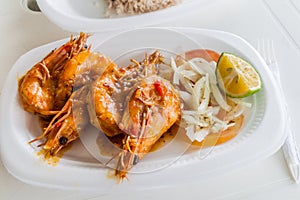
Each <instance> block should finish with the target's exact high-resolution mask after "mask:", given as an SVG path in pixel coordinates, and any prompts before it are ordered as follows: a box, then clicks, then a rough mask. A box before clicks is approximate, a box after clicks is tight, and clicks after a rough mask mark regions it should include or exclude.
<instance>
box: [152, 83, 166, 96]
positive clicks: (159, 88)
mask: <svg viewBox="0 0 300 200" xmlns="http://www.w3.org/2000/svg"><path fill="white" fill-rule="evenodd" d="M154 87H155V89H156V91H157V92H158V94H159V95H160V96H162V97H163V96H165V94H166V90H165V88H164V87H163V86H162V85H161V82H159V81H156V82H155V83H154Z"/></svg>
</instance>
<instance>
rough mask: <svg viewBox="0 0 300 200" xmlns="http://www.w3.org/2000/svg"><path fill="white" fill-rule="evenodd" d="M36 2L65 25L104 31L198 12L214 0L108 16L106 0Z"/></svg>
mask: <svg viewBox="0 0 300 200" xmlns="http://www.w3.org/2000/svg"><path fill="white" fill-rule="evenodd" d="M37 2H38V5H39V7H40V9H41V11H42V12H43V13H44V14H45V15H46V17H48V19H49V20H50V21H52V22H53V23H54V24H56V25H58V26H59V27H61V28H62V29H65V30H68V31H73V32H78V31H87V32H103V31H113V30H120V29H125V28H136V27H144V26H149V25H155V24H161V23H163V22H164V21H169V20H172V19H174V18H175V17H178V16H183V15H184V14H186V13H190V12H193V11H195V12H199V9H201V8H204V7H205V6H206V5H208V4H209V3H211V2H212V1H211V0H182V3H181V4H179V5H176V6H173V7H170V8H167V9H163V10H159V11H156V12H150V13H145V14H140V15H132V16H124V17H113V18H107V17H105V14H104V13H105V6H106V4H105V2H104V0H37ZM195 8H196V9H195ZM187 10H188V12H186V11H187Z"/></svg>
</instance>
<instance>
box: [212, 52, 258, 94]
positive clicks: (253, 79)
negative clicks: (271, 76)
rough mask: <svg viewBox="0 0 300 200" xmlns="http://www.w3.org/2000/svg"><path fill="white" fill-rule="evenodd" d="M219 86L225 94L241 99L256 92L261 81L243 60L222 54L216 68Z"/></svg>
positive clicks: (253, 69) (250, 66)
mask: <svg viewBox="0 0 300 200" xmlns="http://www.w3.org/2000/svg"><path fill="white" fill-rule="evenodd" d="M216 74H217V77H218V83H219V85H222V87H223V88H224V90H225V91H226V94H227V95H228V96H230V97H234V98H243V97H247V96H250V95H252V94H254V93H256V92H258V91H259V90H260V89H261V87H262V81H261V79H260V76H259V74H258V72H257V71H256V70H255V68H254V67H253V66H252V65H251V64H250V63H249V62H247V61H245V60H244V59H242V58H240V57H238V56H236V55H233V54H231V53H226V52H224V53H222V54H221V56H220V58H219V60H218V63H217V68H216Z"/></svg>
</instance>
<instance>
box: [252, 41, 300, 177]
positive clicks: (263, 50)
mask: <svg viewBox="0 0 300 200" xmlns="http://www.w3.org/2000/svg"><path fill="white" fill-rule="evenodd" d="M257 50H258V52H259V53H260V54H261V56H262V57H263V58H264V60H265V62H266V64H267V65H268V66H269V68H270V70H271V71H272V73H273V76H274V77H275V79H276V80H277V84H278V88H279V89H280V92H281V94H282V98H284V99H283V100H284V102H285V105H284V106H285V112H286V117H287V124H286V128H285V131H287V138H286V141H285V142H284V144H283V146H282V151H283V154H284V158H285V161H286V163H287V165H288V167H289V169H290V172H291V175H292V176H293V178H294V180H295V181H296V183H297V182H298V181H299V179H300V156H299V151H298V148H297V144H296V140H295V137H294V132H293V130H292V126H291V117H290V115H289V112H288V105H287V101H286V99H285V97H284V93H283V89H282V87H281V82H280V74H279V68H278V64H277V60H276V55H275V48H274V42H273V40H259V41H258V45H257Z"/></svg>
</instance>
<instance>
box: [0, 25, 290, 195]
mask: <svg viewBox="0 0 300 200" xmlns="http://www.w3.org/2000/svg"><path fill="white" fill-rule="evenodd" d="M158 35H160V37H158ZM89 41H92V42H89ZM224 51H226V52H233V53H235V54H238V55H239V56H240V57H243V58H245V59H247V60H249V61H250V62H251V63H252V64H253V65H254V66H256V69H257V71H259V74H260V76H261V79H262V82H263V88H262V90H261V91H259V92H257V93H256V94H254V95H252V96H250V97H247V98H243V99H235V98H231V97H228V96H226V92H225V90H224V88H222V87H221V85H222V84H221V83H220V82H218V76H217V75H216V73H215V71H216V66H217V63H218V59H219V57H220V54H221V53H222V52H224ZM273 83H274V82H272V76H271V75H270V73H269V71H268V70H267V67H266V66H265V63H264V62H263V60H262V59H261V58H260V56H259V55H258V54H257V53H256V51H255V50H254V49H253V48H252V47H251V46H250V45H249V44H248V43H247V42H245V41H244V40H243V39H241V38H239V37H237V36H235V35H232V34H229V33H224V32H217V31H210V30H202V29H189V28H143V29H133V30H130V31H126V32H123V33H120V34H116V35H114V36H113V37H109V38H107V39H105V40H103V38H102V37H99V36H97V34H95V35H90V34H88V33H80V34H78V35H74V36H71V37H70V38H69V39H64V40H61V41H56V42H53V43H50V44H47V45H44V46H41V47H38V48H36V49H33V50H31V51H29V52H28V53H26V54H24V55H23V56H22V57H20V58H19V60H18V61H17V62H16V63H15V65H14V66H13V68H12V70H11V71H10V73H9V76H8V77H7V80H6V84H5V87H4V90H3V93H2V98H1V140H0V141H1V155H2V159H3V163H4V165H5V167H6V168H7V169H8V171H9V172H10V173H11V174H12V175H14V176H15V177H17V178H18V179H20V180H22V181H24V182H26V183H30V184H35V185H42V186H47V187H55V188H67V189H74V188H75V189H84V190H89V189H90V190H97V191H99V192H107V191H109V190H111V189H112V188H113V189H114V190H126V191H128V190H136V189H143V188H147V187H155V186H162V185H172V184H180V182H181V181H182V179H186V180H192V179H195V180H196V179H197V178H196V177H198V178H204V177H207V176H211V175H212V174H213V175H216V174H218V173H222V172H224V170H225V171H227V170H229V169H232V168H238V167H239V166H240V165H241V163H242V164H245V163H249V162H252V161H254V160H258V159H259V158H263V157H266V156H268V155H270V154H272V153H274V152H275V151H276V150H277V149H278V148H279V147H280V145H281V143H282V142H283V138H284V137H285V136H284V133H283V131H282V130H283V127H284V120H283V111H282V107H281V100H280V98H279V93H278V91H277V90H276V87H275V85H274V84H273ZM266 91H268V92H266ZM270 98H273V99H274V100H273V101H272V102H269V101H268V99H270ZM5 104H7V105H5ZM269 110H272V112H273V114H271V113H270V111H269ZM274 112H276V115H274ZM274 116H275V118H278V119H277V120H276V121H278V122H282V123H278V124H277V125H276V126H277V128H276V131H274V129H273V127H272V126H271V121H270V120H271V119H272V120H274ZM12 119H14V121H12ZM15 123H17V124H15ZM271 133H272V134H271ZM270 134H271V135H272V137H271V138H273V139H271V141H268V144H266V142H265V140H264V139H265V138H268V137H269V135H270ZM254 146H255V149H254V148H253V147H254ZM12 149H13V150H12ZM251 149H252V153H250V154H249V150H251ZM246 152H248V153H247V157H245V156H244V155H245V153H246ZM261 152H263V153H261ZM15 158H18V159H17V160H16V159H15ZM237 160H238V162H237ZM221 162H222V165H220V163H221ZM19 163H22V166H24V168H23V167H20V165H19ZM75 174H76V176H75ZM174 175H176V176H174ZM180 180H181V181H180Z"/></svg>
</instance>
